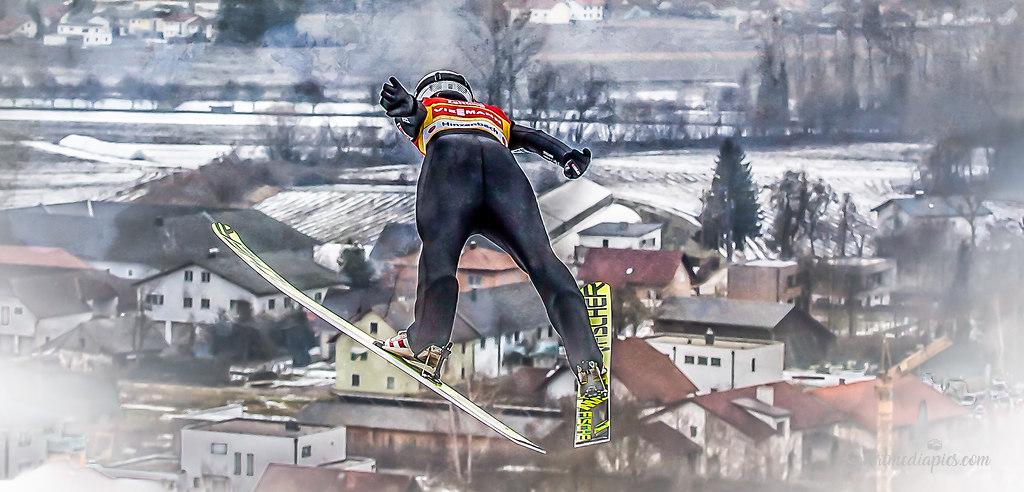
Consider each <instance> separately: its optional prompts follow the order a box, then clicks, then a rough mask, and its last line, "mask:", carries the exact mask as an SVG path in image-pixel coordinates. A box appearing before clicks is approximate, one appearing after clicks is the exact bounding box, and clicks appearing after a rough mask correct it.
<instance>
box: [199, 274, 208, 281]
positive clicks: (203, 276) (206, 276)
mask: <svg viewBox="0 0 1024 492" xmlns="http://www.w3.org/2000/svg"><path fill="white" fill-rule="evenodd" d="M199 278H200V280H201V281H203V282H209V281H210V272H203V273H200V274H199Z"/></svg>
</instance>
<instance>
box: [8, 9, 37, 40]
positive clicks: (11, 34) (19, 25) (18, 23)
mask: <svg viewBox="0 0 1024 492" xmlns="http://www.w3.org/2000/svg"><path fill="white" fill-rule="evenodd" d="M38 30H39V25H37V24H36V23H35V21H33V20H32V19H31V18H30V17H28V16H25V15H14V16H10V17H4V18H3V19H0V40H11V39H14V38H34V37H35V36H36V32H38Z"/></svg>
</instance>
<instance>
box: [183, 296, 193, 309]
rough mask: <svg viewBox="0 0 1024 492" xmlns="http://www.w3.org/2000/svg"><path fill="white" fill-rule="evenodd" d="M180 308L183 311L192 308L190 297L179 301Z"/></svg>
mask: <svg viewBox="0 0 1024 492" xmlns="http://www.w3.org/2000/svg"><path fill="white" fill-rule="evenodd" d="M181 307H183V308H185V309H189V308H191V307H192V298H191V297H186V298H184V299H182V300H181Z"/></svg>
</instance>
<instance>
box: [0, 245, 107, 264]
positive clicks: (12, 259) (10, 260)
mask: <svg viewBox="0 0 1024 492" xmlns="http://www.w3.org/2000/svg"><path fill="white" fill-rule="evenodd" d="M0 265H31V266H45V267H58V268H88V269H91V268H92V266H90V265H89V264H88V263H86V262H84V261H82V260H81V259H79V258H78V257H76V256H74V255H72V254H71V253H68V252H67V251H65V250H63V249H60V248H37V247H30V246H2V245H0Z"/></svg>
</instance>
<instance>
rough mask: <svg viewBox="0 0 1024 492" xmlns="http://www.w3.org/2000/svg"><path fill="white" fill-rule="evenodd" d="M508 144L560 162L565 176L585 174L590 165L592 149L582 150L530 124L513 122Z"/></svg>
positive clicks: (556, 162) (576, 176) (571, 177)
mask: <svg viewBox="0 0 1024 492" xmlns="http://www.w3.org/2000/svg"><path fill="white" fill-rule="evenodd" d="M508 146H509V148H510V149H512V150H518V149H523V150H526V151H528V152H533V153H534V154H537V155H539V156H541V157H543V158H545V159H547V160H549V161H551V162H554V163H555V164H558V165H559V166H561V167H562V172H563V173H564V174H565V177H567V178H569V179H576V178H579V177H580V176H583V173H584V172H586V170H587V167H588V166H590V149H588V148H584V149H583V151H582V152H581V151H579V150H576V149H573V148H571V147H569V146H568V145H566V144H565V143H563V142H562V141H561V140H559V139H557V138H555V137H552V136H551V135H549V134H547V133H545V132H543V131H541V130H537V129H535V128H530V127H528V126H523V125H517V124H515V123H513V124H512V131H511V135H510V138H509V141H508Z"/></svg>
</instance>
